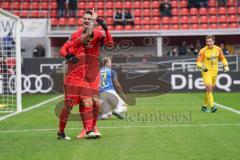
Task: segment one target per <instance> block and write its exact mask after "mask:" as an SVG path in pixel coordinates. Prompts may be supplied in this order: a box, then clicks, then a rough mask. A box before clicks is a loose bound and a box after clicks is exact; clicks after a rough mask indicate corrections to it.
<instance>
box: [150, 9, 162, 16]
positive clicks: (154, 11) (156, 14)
mask: <svg viewBox="0 0 240 160" xmlns="http://www.w3.org/2000/svg"><path fill="white" fill-rule="evenodd" d="M152 16H159V17H160V12H159V9H153V10H152Z"/></svg>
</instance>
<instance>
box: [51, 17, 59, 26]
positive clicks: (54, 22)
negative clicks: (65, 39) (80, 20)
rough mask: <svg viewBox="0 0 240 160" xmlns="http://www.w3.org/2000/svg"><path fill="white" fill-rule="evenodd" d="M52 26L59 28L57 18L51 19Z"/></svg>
mask: <svg viewBox="0 0 240 160" xmlns="http://www.w3.org/2000/svg"><path fill="white" fill-rule="evenodd" d="M51 25H52V26H57V25H58V19H57V18H51Z"/></svg>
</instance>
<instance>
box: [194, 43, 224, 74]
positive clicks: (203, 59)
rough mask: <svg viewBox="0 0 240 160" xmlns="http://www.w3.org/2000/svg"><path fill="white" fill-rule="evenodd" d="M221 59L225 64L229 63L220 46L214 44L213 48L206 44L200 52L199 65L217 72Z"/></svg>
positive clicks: (213, 72)
mask: <svg viewBox="0 0 240 160" xmlns="http://www.w3.org/2000/svg"><path fill="white" fill-rule="evenodd" d="M219 59H220V60H221V61H222V63H223V65H224V66H225V65H228V62H227V60H226V58H225V56H224V55H223V52H222V49H221V48H220V47H218V46H216V45H214V46H213V48H208V46H206V47H204V48H202V49H201V50H200V52H199V54H198V58H197V66H198V67H201V66H205V67H206V68H207V69H208V71H209V72H210V73H212V74H217V73H218V60H219Z"/></svg>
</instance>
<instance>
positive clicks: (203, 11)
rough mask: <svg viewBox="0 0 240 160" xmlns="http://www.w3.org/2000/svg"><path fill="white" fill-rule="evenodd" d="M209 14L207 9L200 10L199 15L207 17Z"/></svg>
mask: <svg viewBox="0 0 240 160" xmlns="http://www.w3.org/2000/svg"><path fill="white" fill-rule="evenodd" d="M207 13H208V11H207V9H206V8H200V9H199V14H200V15H207Z"/></svg>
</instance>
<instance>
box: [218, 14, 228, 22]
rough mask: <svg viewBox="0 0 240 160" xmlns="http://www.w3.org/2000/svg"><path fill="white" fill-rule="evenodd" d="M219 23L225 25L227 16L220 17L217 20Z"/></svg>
mask: <svg viewBox="0 0 240 160" xmlns="http://www.w3.org/2000/svg"><path fill="white" fill-rule="evenodd" d="M218 21H219V22H220V23H226V22H227V16H225V15H221V16H220V17H219V19H218Z"/></svg>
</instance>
